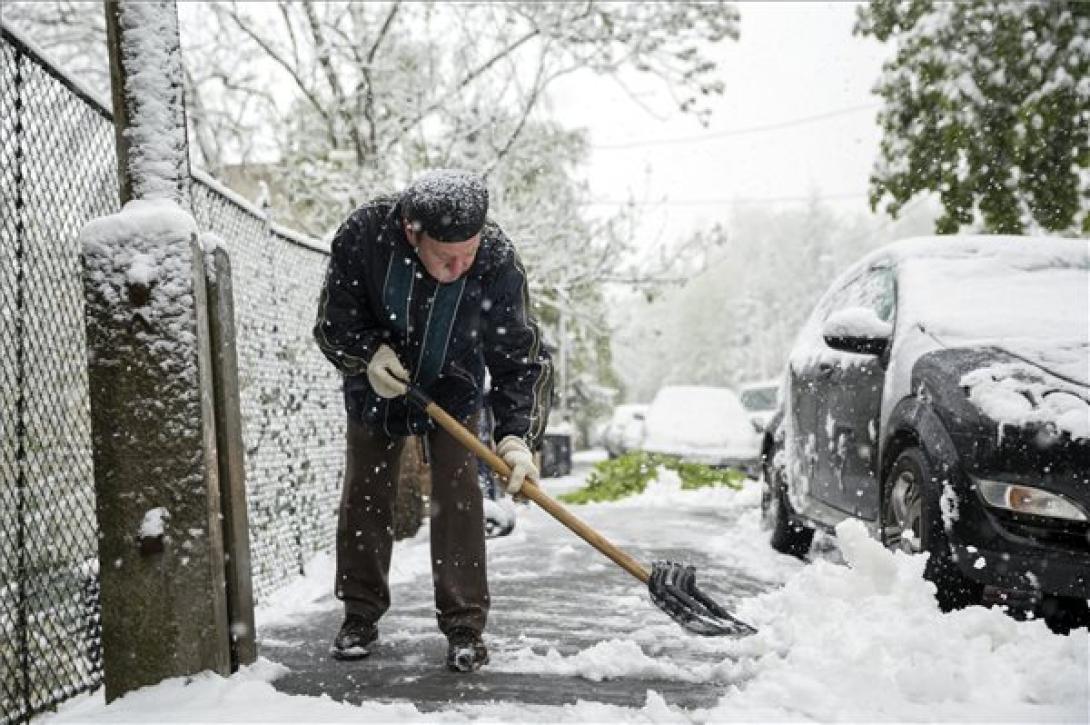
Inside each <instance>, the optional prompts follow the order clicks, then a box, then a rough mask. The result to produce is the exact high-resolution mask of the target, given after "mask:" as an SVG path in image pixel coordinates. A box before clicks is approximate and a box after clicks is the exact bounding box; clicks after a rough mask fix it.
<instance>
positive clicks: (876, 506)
mask: <svg viewBox="0 0 1090 725" xmlns="http://www.w3.org/2000/svg"><path fill="white" fill-rule="evenodd" d="M1088 273H1090V243H1088V242H1087V241H1085V240H1074V239H1053V238H1030V237H999V236H995V237H989V236H965V237H928V238H918V239H910V240H905V241H903V242H898V243H895V244H892V245H889V246H886V247H884V248H881V249H879V250H877V251H875V252H873V253H871V254H870V255H868V256H867V257H865V258H864V259H862V260H861V261H859V262H858V263H857V264H855V265H854V266H852V267H851V268H850V269H849V270H847V271H846V272H845V273H844V274H842V275H841V276H840V277H839V278H838V279H837V280H836V281H835V282H834V283H833V285H832V286H831V287H830V288H829V289H828V291H827V292H826V293H825V294H824V296H823V297H822V298H821V300H820V301H819V302H818V304H817V306H816V307H815V309H814V310H813V312H812V314H811V316H810V318H809V320H808V321H807V323H806V324H805V326H804V327H803V329H802V330H801V332H800V333H799V336H798V338H797V339H796V341H795V344H794V347H793V349H792V351H791V354H790V358H789V362H788V366H787V376H788V378H787V380H786V384H785V388H784V394H785V400H784V403H783V406H782V408H781V410H780V411H779V412H778V413H777V415H776V416H775V417H774V418H773V420H772V421H771V423H770V427H769V431H768V432H767V433H766V436H765V439H764V443H763V449H762V454H763V460H764V471H763V479H764V482H765V485H764V491H763V493H764V495H763V501H762V509H763V512H764V519H765V522H766V524H767V526H768V527H769V528H770V529H771V543H772V546H773V547H774V548H776V549H778V550H780V551H783V552H787V553H792V554H796V555H800V556H801V555H802V554H805V553H806V551H807V550H808V548H809V546H810V541H811V537H812V536H813V532H814V528H815V527H818V528H823V529H829V530H831V528H832V527H833V526H835V525H836V524H838V523H839V522H841V521H843V520H844V519H846V518H851V517H854V518H857V519H861V520H862V521H864V522H865V523H866V524H868V526H869V528H870V529H871V531H872V532H873V533H874V534H875V535H876V536H878V537H880V538H881V539H882V541H883V542H884V543H885V544H886V545H887V546H890V547H899V548H903V549H906V550H908V551H911V552H928V553H929V554H930V556H929V557H928V561H927V565H926V569H925V571H924V575H925V576H926V577H927V578H928V579H929V580H931V581H932V582H934V583H935V585H936V586H937V588H938V599H939V603H940V604H941V605H942V607H943V608H944V609H950V608H954V607H959V606H963V605H967V604H972V603H980V602H983V603H989V602H1005V603H1018V604H1020V605H1024V606H1025V607H1029V606H1033V607H1035V608H1036V609H1037V610H1038V611H1039V612H1040V613H1043V614H1045V615H1050V613H1051V614H1052V615H1055V616H1057V617H1061V618H1062V617H1063V616H1075V617H1082V616H1084V615H1085V612H1086V600H1087V598H1088V597H1090V384H1088V375H1090V343H1088V335H1090V320H1088V315H1090V303H1088V286H1090V276H1088ZM1057 612H1060V613H1066V614H1056V613H1057ZM1072 613H1074V614H1072Z"/></svg>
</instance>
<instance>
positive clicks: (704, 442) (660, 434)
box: [642, 385, 761, 474]
mask: <svg viewBox="0 0 1090 725" xmlns="http://www.w3.org/2000/svg"><path fill="white" fill-rule="evenodd" d="M642 448H643V450H645V451H649V452H651V453H665V454H668V455H673V456H677V457H679V458H681V459H682V460H683V461H690V462H693V463H703V464H705V465H709V466H718V467H731V468H738V469H740V470H742V471H744V472H746V473H748V474H755V473H756V471H757V467H758V463H759V460H760V454H761V436H760V434H759V433H758V432H757V431H755V430H754V428H753V424H752V423H750V421H749V415H748V414H747V413H746V409H745V408H743V407H742V403H741V401H739V400H738V396H737V395H736V394H735V393H734V391H733V390H730V389H729V388H716V387H707V386H699V385H668V386H666V387H664V388H661V389H660V390H659V391H658V393H657V394H656V395H655V399H654V400H653V401H651V406H650V407H649V408H648V409H647V415H646V420H645V422H644V439H643V446H642Z"/></svg>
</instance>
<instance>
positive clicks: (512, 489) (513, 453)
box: [496, 436, 541, 496]
mask: <svg viewBox="0 0 1090 725" xmlns="http://www.w3.org/2000/svg"><path fill="white" fill-rule="evenodd" d="M496 454H497V455H498V456H499V457H500V458H502V459H503V461H504V463H506V464H507V465H508V466H510V467H511V476H510V478H508V479H507V493H509V494H511V495H512V496H514V495H515V494H516V493H518V492H519V491H520V490H521V489H522V482H523V481H525V480H526V479H527V478H529V479H530V480H531V481H537V480H538V479H539V478H541V474H540V473H539V472H538V470H537V466H535V465H534V455H533V454H532V453H530V449H529V448H527V447H526V443H525V441H523V440H522V439H521V438H519V437H518V436H507V437H506V438H504V439H503V440H502V441H500V444H499V445H498V446H496Z"/></svg>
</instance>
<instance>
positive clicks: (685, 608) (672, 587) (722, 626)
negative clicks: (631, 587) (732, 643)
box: [647, 561, 757, 637]
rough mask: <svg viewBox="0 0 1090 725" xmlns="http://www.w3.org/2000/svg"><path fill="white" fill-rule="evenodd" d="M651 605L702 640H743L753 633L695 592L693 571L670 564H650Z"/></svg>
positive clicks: (684, 566)
mask: <svg viewBox="0 0 1090 725" xmlns="http://www.w3.org/2000/svg"><path fill="white" fill-rule="evenodd" d="M647 588H648V590H650V592H651V601H652V602H654V603H655V606H657V607H658V608H659V609H661V610H662V611H664V612H666V613H667V614H668V615H670V617H671V618H672V619H673V620H674V621H675V622H677V623H678V624H680V625H681V626H682V627H684V628H685V629H687V630H689V631H690V632H693V633H694V634H701V635H704V636H706V637H723V636H727V637H745V636H748V635H751V634H756V633H757V630H756V629H754V628H753V627H751V626H749V625H748V624H746V623H745V622H743V621H741V620H739V619H735V618H734V617H733V616H731V615H730V613H728V612H727V610H725V609H723V608H722V607H721V606H719V605H718V604H716V603H715V602H714V601H712V599H711V597H709V596H708V595H707V594H705V593H704V592H702V591H700V590H699V589H697V588H696V569H694V568H693V567H691V566H686V565H684V564H679V563H677V562H673V561H656V562H653V563H652V564H651V577H650V578H649V579H648V580H647Z"/></svg>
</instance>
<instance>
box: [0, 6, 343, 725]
mask: <svg viewBox="0 0 1090 725" xmlns="http://www.w3.org/2000/svg"><path fill="white" fill-rule="evenodd" d="M2 30H3V32H2V42H0V350H2V352H0V480H2V483H3V487H2V488H0V698H2V699H0V725H6V724H7V723H15V722H24V721H27V720H29V719H30V717H32V716H33V715H35V714H36V713H39V712H42V711H45V710H48V709H50V708H52V707H54V706H55V705H56V704H58V703H60V702H62V701H64V700H65V699H67V698H69V697H71V696H73V695H75V694H77V693H79V692H83V691H86V690H89V689H93V688H95V687H97V686H98V685H99V684H100V682H101V679H102V669H101V662H100V657H99V653H100V637H99V608H98V577H97V567H98V552H97V547H96V541H97V534H98V531H97V524H96V519H95V496H94V476H93V470H92V456H91V432H90V431H91V421H90V407H89V403H88V391H87V370H86V355H85V338H84V322H83V290H82V278H81V274H82V267H81V263H80V256H79V251H80V250H79V248H78V235H79V230H80V229H81V227H82V226H83V225H84V224H85V223H86V222H87V221H88V220H89V219H92V218H94V217H97V216H102V215H105V214H110V213H114V212H116V211H117V210H118V191H117V169H116V160H115V155H114V129H113V125H112V122H111V114H110V112H109V111H108V110H107V109H106V108H105V106H104V105H103V104H102V103H101V102H100V101H98V100H97V99H96V98H95V97H94V96H93V95H92V94H90V93H88V92H86V91H84V90H82V89H81V87H80V86H79V84H78V83H77V82H75V81H73V80H71V79H69V78H67V77H66V76H65V75H64V74H63V73H62V72H61V71H60V70H59V69H57V68H56V67H54V66H53V65H52V64H51V63H49V62H48V61H47V60H46V59H44V58H43V56H42V55H41V54H39V53H38V52H36V51H35V50H34V49H33V47H32V46H31V45H30V44H29V43H28V42H26V41H25V40H24V39H22V38H21V37H20V36H19V35H18V34H17V33H15V32H14V31H12V30H11V29H10V28H8V27H7V26H3V29H2ZM192 200H193V201H192V203H193V213H194V216H195V217H196V219H197V222H198V225H199V227H200V228H201V229H202V230H208V231H209V232H211V233H214V234H216V235H217V236H218V237H219V238H220V239H221V240H222V242H223V243H224V246H225V247H226V249H227V250H228V252H229V254H230V256H231V261H232V267H233V271H234V275H235V278H234V290H235V296H236V299H235V307H236V317H237V319H236V326H237V330H238V351H239V360H238V362H239V376H240V385H241V400H242V417H243V441H244V445H245V448H246V476H247V496H248V505H249V509H250V510H249V519H250V547H251V557H252V561H253V573H254V594H255V598H256V599H257V601H259V602H260V601H261V600H262V599H263V598H265V597H267V596H268V594H269V593H270V592H271V591H272V590H274V589H276V588H278V587H279V586H281V585H283V584H285V583H287V582H288V581H290V580H291V579H292V578H294V577H295V576H297V575H298V574H299V573H300V572H301V571H302V568H303V565H304V562H306V561H307V560H308V559H309V558H310V556H311V555H312V554H314V553H316V552H318V551H320V550H324V549H328V548H329V547H330V546H331V545H332V543H333V537H334V528H335V525H336V510H337V503H338V499H339V495H340V479H341V471H342V467H343V435H344V413H343V406H342V404H341V398H340V380H339V377H338V375H337V374H336V372H335V370H334V369H333V367H332V366H330V365H329V364H328V363H327V362H326V361H325V360H324V359H323V358H322V356H321V354H320V353H319V352H318V350H317V348H316V347H315V346H314V345H313V344H311V337H310V327H311V324H312V322H313V316H314V305H315V302H316V299H317V292H318V288H319V285H320V283H321V279H322V276H323V275H324V272H325V265H326V258H327V252H326V251H325V250H324V249H323V248H322V247H321V246H320V245H319V244H318V243H316V242H314V241H313V240H310V239H307V238H304V237H302V236H301V235H298V234H294V233H292V232H291V231H290V230H285V229H280V228H278V227H276V226H275V225H272V224H270V223H269V220H268V218H267V215H265V214H263V213H262V212H261V210H259V209H256V208H254V207H253V206H252V205H250V204H249V203H248V202H246V201H245V200H244V199H241V198H239V197H237V196H235V195H233V194H232V193H231V192H229V191H227V190H226V189H223V188H222V187H220V186H219V185H218V184H217V183H216V182H215V181H214V180H212V179H210V178H208V177H206V176H204V175H201V174H195V176H194V180H193V184H192Z"/></svg>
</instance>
